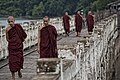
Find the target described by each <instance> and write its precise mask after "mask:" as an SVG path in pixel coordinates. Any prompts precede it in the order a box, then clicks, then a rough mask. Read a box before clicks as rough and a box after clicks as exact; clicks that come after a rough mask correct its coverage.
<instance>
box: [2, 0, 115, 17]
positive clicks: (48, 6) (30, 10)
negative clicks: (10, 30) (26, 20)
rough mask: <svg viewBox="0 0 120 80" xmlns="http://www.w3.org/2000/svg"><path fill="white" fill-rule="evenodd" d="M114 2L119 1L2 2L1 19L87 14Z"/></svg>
mask: <svg viewBox="0 0 120 80" xmlns="http://www.w3.org/2000/svg"><path fill="white" fill-rule="evenodd" d="M113 1H117V0H0V17H7V16H8V15H13V16H15V17H21V16H26V17H30V18H34V17H36V18H37V17H42V16H44V15H48V16H51V17H53V16H61V15H63V13H64V12H65V11H68V12H69V13H70V14H74V13H75V12H76V11H77V10H83V11H84V13H86V12H87V11H88V10H89V9H92V10H93V11H96V10H101V9H104V8H105V6H106V4H108V3H110V2H113Z"/></svg>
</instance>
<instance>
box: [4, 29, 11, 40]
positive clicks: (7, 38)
mask: <svg viewBox="0 0 120 80" xmlns="http://www.w3.org/2000/svg"><path fill="white" fill-rule="evenodd" d="M10 29H11V28H10V27H7V28H6V30H5V32H6V40H7V41H9V37H8V31H9V30H10Z"/></svg>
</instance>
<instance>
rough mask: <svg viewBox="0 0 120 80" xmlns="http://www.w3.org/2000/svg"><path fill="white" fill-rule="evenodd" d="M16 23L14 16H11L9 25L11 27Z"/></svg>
mask: <svg viewBox="0 0 120 80" xmlns="http://www.w3.org/2000/svg"><path fill="white" fill-rule="evenodd" d="M14 21H15V19H14V17H13V16H9V17H8V23H9V25H10V26H11V27H12V26H14Z"/></svg>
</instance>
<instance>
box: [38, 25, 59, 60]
mask: <svg viewBox="0 0 120 80" xmlns="http://www.w3.org/2000/svg"><path fill="white" fill-rule="evenodd" d="M56 49H57V31H56V29H55V27H54V26H52V25H48V26H46V27H44V28H42V29H41V30H40V58H57V57H58V53H57V51H56Z"/></svg>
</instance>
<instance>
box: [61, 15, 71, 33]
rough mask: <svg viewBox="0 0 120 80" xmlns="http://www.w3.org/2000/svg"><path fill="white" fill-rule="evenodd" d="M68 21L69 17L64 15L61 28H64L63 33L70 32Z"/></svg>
mask: <svg viewBox="0 0 120 80" xmlns="http://www.w3.org/2000/svg"><path fill="white" fill-rule="evenodd" d="M69 20H70V17H69V16H68V15H64V16H63V26H64V30H65V33H69V32H70V23H69Z"/></svg>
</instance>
